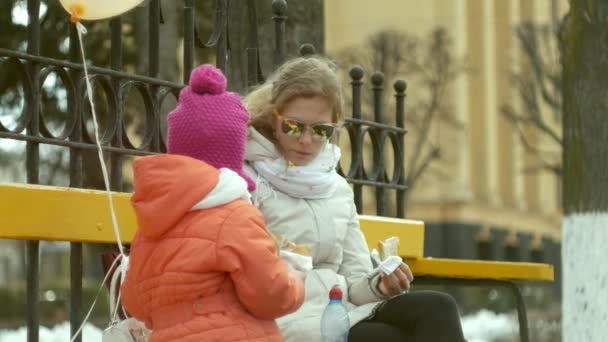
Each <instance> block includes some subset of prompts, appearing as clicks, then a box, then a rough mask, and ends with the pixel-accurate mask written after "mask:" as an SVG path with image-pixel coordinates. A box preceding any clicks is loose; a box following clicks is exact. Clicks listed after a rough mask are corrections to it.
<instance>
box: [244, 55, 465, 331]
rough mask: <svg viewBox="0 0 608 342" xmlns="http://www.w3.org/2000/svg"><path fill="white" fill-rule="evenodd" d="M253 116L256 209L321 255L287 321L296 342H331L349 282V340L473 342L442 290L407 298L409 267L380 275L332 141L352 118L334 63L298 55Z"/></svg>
mask: <svg viewBox="0 0 608 342" xmlns="http://www.w3.org/2000/svg"><path fill="white" fill-rule="evenodd" d="M245 103H246V105H247V107H248V109H249V111H250V113H251V115H252V118H251V120H250V125H251V127H250V131H249V142H248V144H247V152H246V156H245V159H246V160H247V165H246V169H247V171H248V173H249V174H250V175H251V176H252V178H253V179H256V180H257V186H258V188H257V190H256V191H255V193H254V194H253V198H254V202H255V203H256V205H257V206H258V208H259V209H260V210H261V211H262V213H263V214H264V217H265V220H266V224H267V226H268V228H269V229H270V230H271V231H272V232H273V233H275V234H280V235H284V236H285V237H286V238H287V239H288V240H291V241H293V242H295V243H297V244H300V245H305V246H308V247H309V248H310V250H311V251H312V258H313V270H312V271H310V272H308V274H307V275H306V283H305V288H306V300H305V302H304V304H303V305H302V306H301V307H300V309H298V310H297V311H296V312H294V313H292V314H289V315H286V316H283V317H281V318H279V319H278V320H277V322H278V324H279V327H280V329H281V331H282V332H283V335H284V337H285V340H286V341H303V342H312V341H320V340H321V336H320V334H321V331H320V321H321V315H322V313H323V310H324V309H325V307H326V306H327V303H328V301H329V299H328V293H329V290H330V289H331V287H332V286H333V285H334V284H339V285H340V287H341V288H342V292H343V293H344V294H345V296H344V298H345V301H346V304H347V307H348V310H349V316H350V323H351V329H350V334H349V341H387V342H390V341H433V342H447V341H457V342H461V341H464V337H463V334H462V328H461V325H460V319H459V315H458V309H457V307H456V304H455V302H454V301H453V299H452V298H451V297H449V296H448V295H446V294H442V293H438V292H428V291H426V292H423V291H419V292H412V293H404V292H405V291H406V290H408V289H409V287H410V283H411V282H412V280H413V276H412V272H411V270H410V269H409V267H408V266H407V265H406V264H401V265H400V266H399V267H398V268H397V269H396V270H395V271H394V272H393V273H392V274H389V275H382V274H380V273H379V272H378V271H375V270H373V269H372V264H371V260H370V254H369V250H368V247H367V243H366V240H365V237H364V236H363V233H362V232H361V230H360V228H359V221H358V217H357V212H356V208H355V204H354V200H353V192H352V190H351V188H350V186H349V185H348V183H347V182H346V180H345V179H344V178H342V177H340V176H339V175H338V174H337V172H336V169H335V168H336V165H337V162H338V160H339V159H340V149H339V148H338V147H337V146H336V145H334V144H331V143H330V138H331V137H332V136H334V134H336V130H337V125H338V124H339V123H340V121H341V120H342V118H343V111H342V92H341V88H340V83H339V80H338V77H337V75H336V73H335V71H334V69H333V68H332V66H331V65H330V63H328V62H327V61H325V60H323V59H320V58H296V59H293V60H291V61H288V62H287V63H286V64H284V65H283V66H282V67H280V68H279V69H278V70H277V71H276V72H275V74H274V75H272V76H271V77H270V78H269V79H268V81H267V82H266V83H265V84H264V85H262V86H261V87H260V88H259V89H257V90H255V91H254V92H252V93H251V94H249V95H248V96H247V97H246V98H245Z"/></svg>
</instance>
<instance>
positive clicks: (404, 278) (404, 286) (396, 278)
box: [378, 263, 414, 296]
mask: <svg viewBox="0 0 608 342" xmlns="http://www.w3.org/2000/svg"><path fill="white" fill-rule="evenodd" d="M413 280H414V274H413V273H412V270H410V267H409V266H408V265H407V264H405V263H401V265H399V267H397V269H395V271H394V272H393V273H391V274H389V275H386V274H381V275H380V282H379V283H378V289H379V290H380V292H382V294H384V295H385V296H396V295H399V294H402V293H403V292H405V291H408V290H409V289H410V283H411V282H412V281H413Z"/></svg>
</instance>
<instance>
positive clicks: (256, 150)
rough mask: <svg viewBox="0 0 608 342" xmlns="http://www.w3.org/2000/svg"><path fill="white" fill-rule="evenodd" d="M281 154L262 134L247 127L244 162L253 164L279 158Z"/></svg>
mask: <svg viewBox="0 0 608 342" xmlns="http://www.w3.org/2000/svg"><path fill="white" fill-rule="evenodd" d="M280 157H281V154H280V153H279V150H278V149H277V148H276V146H275V145H274V143H273V142H272V141H270V140H268V139H267V138H266V137H265V136H263V135H262V133H260V132H258V131H257V130H256V129H255V128H253V127H251V126H250V127H249V132H248V134H247V149H246V150H245V160H246V161H249V162H254V161H258V160H265V159H270V160H274V159H277V158H280Z"/></svg>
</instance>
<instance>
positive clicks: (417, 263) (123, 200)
mask: <svg viewBox="0 0 608 342" xmlns="http://www.w3.org/2000/svg"><path fill="white" fill-rule="evenodd" d="M130 196H131V195H130V194H126V193H115V194H114V196H113V197H114V205H115V211H116V214H117V219H118V222H119V227H120V230H121V238H122V241H123V242H125V243H128V242H129V241H131V239H132V237H133V235H134V233H135V230H136V228H137V223H136V219H135V215H134V212H133V210H132V208H131V205H130V202H129V200H130ZM360 223H361V228H362V230H363V232H364V233H365V235H366V237H367V241H368V245H369V246H375V245H376V243H377V241H379V240H383V239H385V238H387V237H389V236H396V237H398V238H399V239H400V241H401V243H400V246H399V254H400V255H401V256H402V257H403V258H404V259H405V260H406V262H407V264H408V265H409V266H410V267H411V269H412V271H413V272H414V275H415V277H416V279H415V284H459V285H487V284H489V285H500V286H507V287H508V288H510V289H511V290H512V291H513V293H514V295H515V298H516V303H517V311H518V318H519V324H520V338H521V340H522V341H525V342H528V341H529V337H528V324H527V317H526V309H525V304H524V301H523V297H522V295H521V292H520V291H519V287H518V286H517V285H516V283H515V282H516V281H553V266H551V265H548V264H539V263H525V262H500V261H480V260H460V259H444V258H429V257H424V223H423V222H421V221H415V220H406V219H395V218H385V217H377V216H366V215H362V216H361V217H360ZM0 239H14V240H51V241H69V242H84V243H87V242H102V243H115V237H114V232H113V227H112V222H111V217H110V214H109V207H108V199H107V194H106V193H105V192H103V191H96V190H83V189H73V188H60V187H49V186H38V185H25V184H0Z"/></svg>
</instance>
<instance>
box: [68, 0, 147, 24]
mask: <svg viewBox="0 0 608 342" xmlns="http://www.w3.org/2000/svg"><path fill="white" fill-rule="evenodd" d="M143 1H144V0H59V2H60V3H61V5H62V6H63V8H64V9H65V10H66V11H67V12H68V13H69V14H71V15H72V18H73V19H74V18H76V19H79V20H99V19H106V18H110V17H114V16H117V15H120V14H123V13H125V12H128V11H129V10H131V9H133V8H134V7H135V6H137V5H139V4H141V3H142V2H143Z"/></svg>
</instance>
